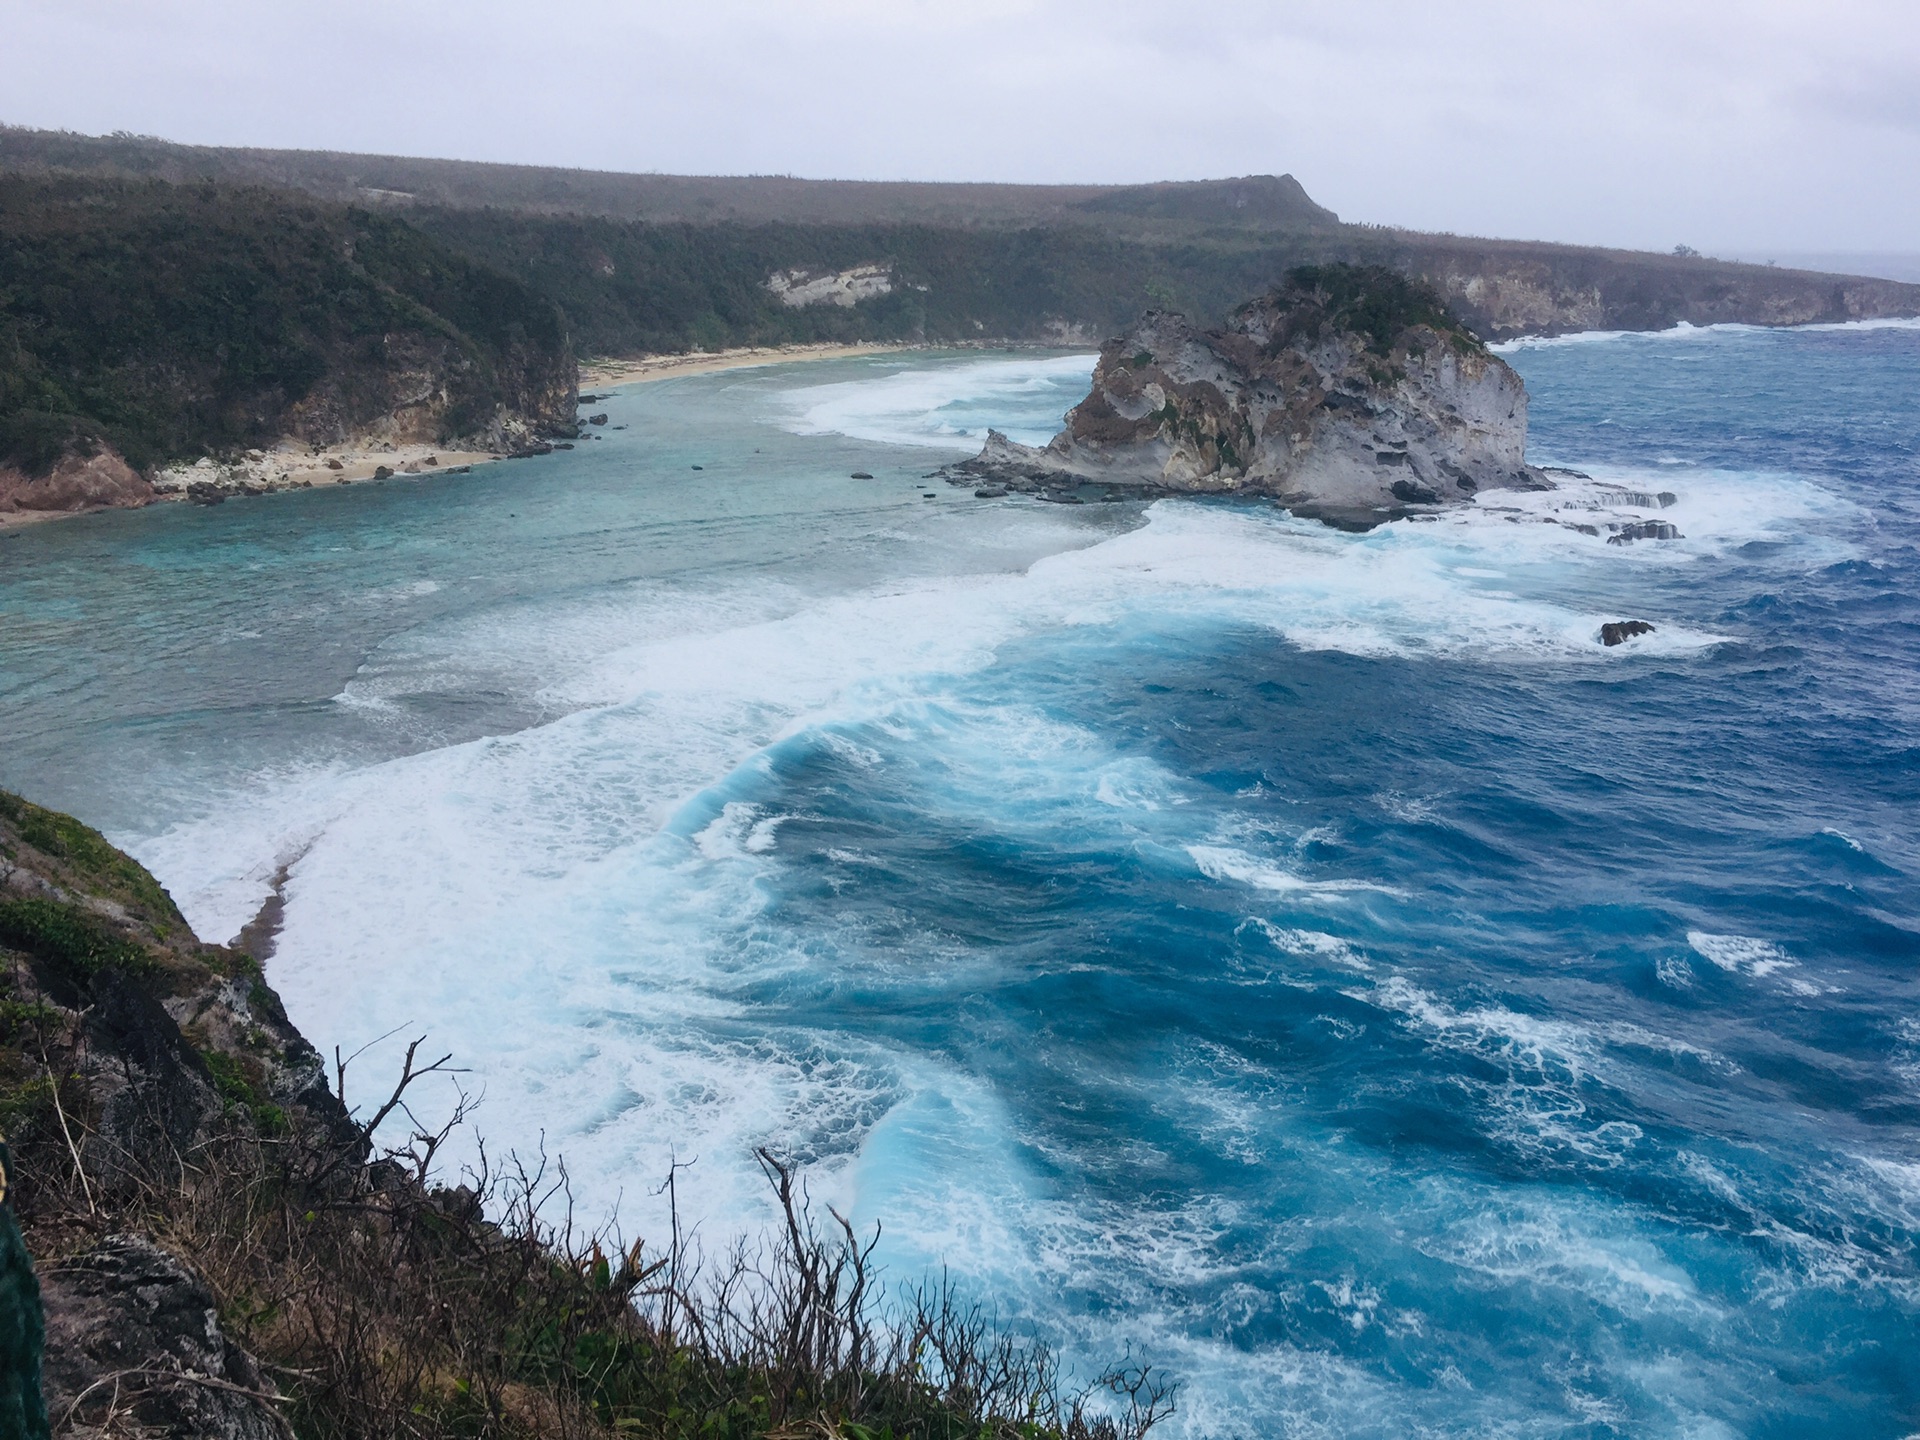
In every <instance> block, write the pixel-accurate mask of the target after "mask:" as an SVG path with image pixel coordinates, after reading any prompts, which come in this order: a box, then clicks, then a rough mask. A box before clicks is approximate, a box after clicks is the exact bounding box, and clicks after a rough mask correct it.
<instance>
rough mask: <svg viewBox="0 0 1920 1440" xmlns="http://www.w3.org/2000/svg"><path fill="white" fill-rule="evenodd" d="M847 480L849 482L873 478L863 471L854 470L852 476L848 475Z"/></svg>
mask: <svg viewBox="0 0 1920 1440" xmlns="http://www.w3.org/2000/svg"><path fill="white" fill-rule="evenodd" d="M847 478H848V479H849V480H871V479H872V478H873V476H871V475H869V474H868V473H867V472H866V471H864V470H856V471H854V472H853V474H851V475H849V476H848V477H847Z"/></svg>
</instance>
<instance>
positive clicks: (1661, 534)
mask: <svg viewBox="0 0 1920 1440" xmlns="http://www.w3.org/2000/svg"><path fill="white" fill-rule="evenodd" d="M1686 538H1687V537H1686V536H1684V535H1682V534H1681V533H1680V531H1679V530H1678V529H1677V528H1676V527H1675V526H1674V525H1673V524H1672V523H1670V522H1669V521H1666V520H1636V521H1634V522H1633V523H1632V524H1631V525H1622V526H1621V527H1620V528H1619V530H1617V531H1615V532H1614V533H1613V534H1611V535H1609V536H1608V537H1607V544H1609V545H1631V544H1632V543H1633V542H1634V541H1636V540H1684V539H1686Z"/></svg>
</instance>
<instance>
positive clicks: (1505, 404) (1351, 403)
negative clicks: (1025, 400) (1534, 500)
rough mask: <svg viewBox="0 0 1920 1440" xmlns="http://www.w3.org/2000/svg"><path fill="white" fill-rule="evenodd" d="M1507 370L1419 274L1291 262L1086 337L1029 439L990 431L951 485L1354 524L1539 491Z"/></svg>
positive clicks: (1520, 401) (1515, 382) (1517, 392)
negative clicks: (1201, 306)
mask: <svg viewBox="0 0 1920 1440" xmlns="http://www.w3.org/2000/svg"><path fill="white" fill-rule="evenodd" d="M1526 443H1527V394H1526V387H1525V386H1524V385H1523V384H1522V383H1521V381H1520V377H1519V376H1518V375H1517V374H1515V373H1514V371H1513V370H1512V369H1511V368H1510V367H1509V366H1508V365H1507V364H1506V363H1505V362H1504V361H1503V360H1501V359H1500V358H1499V357H1498V356H1497V355H1494V354H1492V353H1491V352H1490V351H1488V349H1487V348H1486V346H1485V345H1484V344H1482V343H1481V342H1480V340H1479V339H1477V338H1476V337H1475V336H1474V335H1473V334H1472V332H1471V331H1469V330H1468V329H1467V328H1466V327H1465V326H1464V325H1463V324H1461V322H1460V321H1459V320H1458V319H1456V318H1455V317H1454V316H1453V315H1452V314H1451V313H1450V312H1449V311H1448V309H1447V307H1446V304H1445V302H1444V301H1443V299H1442V298H1441V296H1440V295H1439V294H1438V293H1437V292H1436V291H1435V290H1433V289H1432V288H1431V287H1429V286H1426V285H1423V284H1420V283H1419V282H1416V281H1409V280H1406V279H1404V278H1403V277H1401V276H1399V275H1397V274H1395V273H1394V272H1392V271H1389V270H1384V269H1379V268H1366V267H1356V266H1348V265H1329V266H1307V267H1302V268H1300V269H1298V270H1295V271H1293V272H1292V273H1291V274H1290V275H1289V276H1288V277H1287V279H1286V281H1285V282H1284V283H1283V284H1281V285H1279V286H1277V287H1275V288H1274V289H1273V290H1271V291H1269V292H1268V293H1267V294H1266V295H1264V296H1261V297H1260V298H1259V299H1257V300H1254V301H1252V302H1250V303H1248V304H1246V305H1243V306H1242V307H1241V308H1240V309H1239V310H1238V311H1236V312H1235V313H1234V315H1233V317H1232V319H1231V321H1230V322H1229V324H1228V325H1227V326H1226V327H1225V328H1224V329H1220V330H1210V331H1202V330H1199V329H1197V328H1195V327H1194V326H1193V325H1191V324H1190V323H1189V322H1188V321H1186V320H1185V319H1184V318H1182V317H1181V316H1178V315H1172V314H1168V313H1165V312H1159V311H1156V312H1151V313H1149V314H1148V315H1146V316H1145V317H1144V318H1143V319H1141V320H1140V321H1139V322H1138V323H1137V324H1135V325H1134V326H1132V327H1131V328H1130V329H1128V330H1127V331H1126V332H1125V333H1124V334H1122V335H1120V336H1118V337H1116V338H1114V339H1112V340H1109V341H1108V342H1107V344H1106V345H1105V346H1104V347H1103V348H1102V349H1101V352H1100V359H1099V362H1098V364H1097V365H1096V367H1095V369H1094V374H1093V387H1092V390H1091V392H1090V393H1089V394H1088V396H1087V398H1086V399H1085V400H1082V401H1081V402H1080V403H1079V404H1078V405H1076V406H1075V407H1074V408H1073V409H1072V410H1071V411H1069V412H1068V414H1067V417H1066V427H1065V428H1064V429H1063V430H1061V432H1060V433H1059V434H1058V435H1056V436H1055V437H1054V438H1053V439H1052V440H1051V441H1050V442H1049V443H1048V444H1047V445H1046V446H1045V447H1043V448H1039V449H1035V448H1031V447H1027V446H1022V445H1017V444H1015V443H1013V442H1012V441H1010V440H1008V439H1007V438H1006V437H1005V436H1002V435H997V434H996V435H994V436H992V437H991V438H990V439H989V441H988V443H987V445H986V447H985V448H984V449H983V450H982V452H981V454H980V455H979V456H978V457H976V458H975V459H973V460H970V461H967V462H965V463H963V464H961V465H958V466H955V467H954V471H955V478H956V479H957V480H959V481H961V482H969V483H970V482H985V483H987V484H989V485H993V484H998V485H1005V486H1008V487H1009V488H1018V489H1029V490H1031V489H1038V490H1042V491H1046V490H1057V489H1059V488H1061V487H1063V486H1065V487H1075V486H1080V485H1085V484H1088V483H1092V484H1096V485H1102V486H1108V487H1119V488H1122V489H1126V490H1130V491H1133V492H1135V493H1152V494H1233V495H1261V496H1268V497H1271V498H1273V499H1276V500H1278V501H1280V502H1281V503H1282V504H1284V505H1286V506H1288V507H1289V508H1290V509H1292V510H1293V511H1294V512H1295V513H1297V514H1302V515H1308V516H1313V517H1317V518H1321V519H1325V520H1328V521H1330V522H1333V523H1336V524H1340V525H1345V526H1359V527H1365V526H1368V525H1372V524H1377V523H1379V522H1380V521H1381V520H1383V519H1386V518H1390V517H1391V516H1393V515H1397V514H1401V513H1404V512H1406V511H1407V510H1408V509H1410V508H1414V507H1432V506H1441V505H1448V504H1458V503H1462V502H1465V501H1468V500H1471V499H1472V498H1473V496H1474V495H1475V494H1476V493H1478V492H1479V491H1481V490H1488V489H1515V488H1519V489H1544V488H1548V487H1549V485H1550V482H1549V481H1548V480H1547V479H1546V477H1545V476H1544V475H1543V474H1542V473H1541V472H1540V471H1538V470H1536V469H1534V468H1532V467H1531V466H1529V465H1528V464H1527V463H1526Z"/></svg>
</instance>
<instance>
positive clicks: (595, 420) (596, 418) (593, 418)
mask: <svg viewBox="0 0 1920 1440" xmlns="http://www.w3.org/2000/svg"><path fill="white" fill-rule="evenodd" d="M587 423H588V424H589V425H604V424H606V423H607V417H606V415H605V413H604V412H603V413H601V414H599V415H589V416H588V417H587Z"/></svg>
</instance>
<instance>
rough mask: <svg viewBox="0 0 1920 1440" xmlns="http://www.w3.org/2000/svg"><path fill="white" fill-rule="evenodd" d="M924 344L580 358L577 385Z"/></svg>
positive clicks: (602, 384) (780, 347) (879, 352)
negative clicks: (618, 358)
mask: <svg viewBox="0 0 1920 1440" xmlns="http://www.w3.org/2000/svg"><path fill="white" fill-rule="evenodd" d="M925 348H927V347H926V346H924V345H907V344H901V343H897V342H879V341H875V342H871V343H864V344H858V345H751V346H746V347H743V348H741V349H737V350H712V351H705V352H699V351H696V352H694V353H692V354H687V355H641V356H637V357H635V358H632V359H626V360H582V361H581V362H580V388H581V389H582V390H584V391H593V390H599V389H608V388H611V387H613V386H615V385H633V384H638V383H639V382H641V381H645V380H671V379H673V378H674V377H675V376H679V375H705V374H709V373H711V372H713V371H715V370H744V369H746V368H747V367H749V366H753V365H785V364H788V363H790V362H792V361H795V360H850V359H854V358H856V357H858V356H861V355H890V354H896V353H898V352H900V351H904V350H923V349H925Z"/></svg>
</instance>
